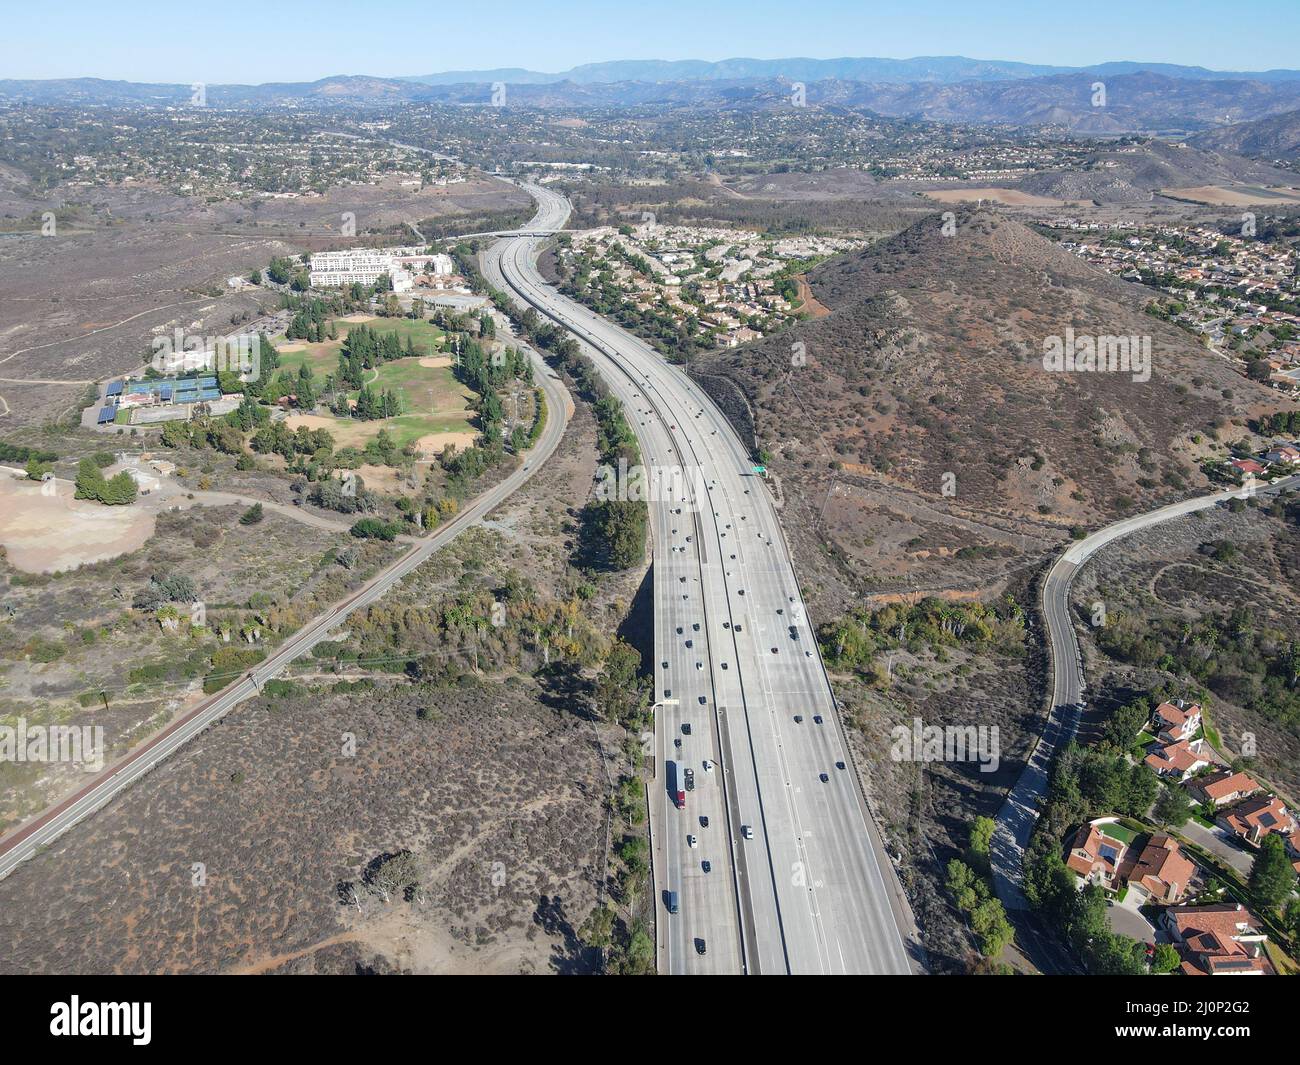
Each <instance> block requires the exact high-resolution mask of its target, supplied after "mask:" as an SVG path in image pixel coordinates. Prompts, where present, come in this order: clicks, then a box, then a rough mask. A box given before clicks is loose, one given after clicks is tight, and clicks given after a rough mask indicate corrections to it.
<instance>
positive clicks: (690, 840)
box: [686, 836, 700, 847]
mask: <svg viewBox="0 0 1300 1065" xmlns="http://www.w3.org/2000/svg"><path fill="white" fill-rule="evenodd" d="M699 845H700V841H699V840H698V839H696V838H695V837H694V836H687V837H686V846H688V847H698V846H699Z"/></svg>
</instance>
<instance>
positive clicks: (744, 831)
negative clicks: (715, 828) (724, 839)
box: [740, 825, 754, 839]
mask: <svg viewBox="0 0 1300 1065" xmlns="http://www.w3.org/2000/svg"><path fill="white" fill-rule="evenodd" d="M740 834H741V835H742V836H744V837H745V838H746V839H753V838H754V830H753V829H752V828H750V827H749V825H741V826H740Z"/></svg>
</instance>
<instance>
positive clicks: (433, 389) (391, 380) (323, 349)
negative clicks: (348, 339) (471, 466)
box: [275, 318, 476, 450]
mask: <svg viewBox="0 0 1300 1065" xmlns="http://www.w3.org/2000/svg"><path fill="white" fill-rule="evenodd" d="M335 324H336V326H337V327H338V330H339V336H340V339H338V340H326V341H322V342H321V343H319V344H305V343H303V342H302V341H284V340H283V338H278V337H277V338H276V340H275V344H276V347H277V348H279V347H280V346H281V344H282V343H283V344H289V345H291V346H292V348H296V349H297V350H289V351H282V352H281V354H280V369H281V372H283V373H287V374H290V375H293V374H297V372H298V368H299V367H300V366H302V365H303V364H304V363H305V364H307V365H309V366H310V367H311V368H312V372H313V373H314V374H315V376H316V378H317V380H318V381H320V382H321V383H323V382H324V378H325V376H326V375H328V374H333V373H336V372H337V371H338V364H339V352H340V351H342V350H343V339H342V338H343V337H345V336H346V335H347V330H348V329H349V328H350V327H351V326H353V325H363V324H364V325H366V326H369V327H370V328H371V329H373V330H375V331H376V332H378V333H396V334H397V336H398V338H399V339H400V340H401V342H402V344H403V346H405V344H406V339H407V337H410V338H411V341H412V343H413V344H414V345H415V350H416V357H415V358H401V359H396V360H394V361H393V362H386V363H383V364H381V365H380V366H378V367H376V368H375V369H372V370H367V371H366V372H365V381H366V384H367V385H369V386H370V388H371V389H373V390H374V391H375V392H376V393H379V392H383V391H384V390H385V389H388V390H391V391H393V392H395V393H397V395H399V396H400V397H401V400H402V410H403V413H402V414H401V415H399V416H398V417H396V418H388V419H384V420H376V421H354V420H352V419H350V418H338V417H335V416H334V415H332V414H330V413H328V412H327V411H324V410H323V409H322V410H321V412H320V413H318V414H315V415H295V416H294V419H293V421H292V424H295V425H297V424H306V425H308V426H309V427H310V428H324V429H327V430H329V432H330V433H332V434H333V436H334V440H335V442H336V443H337V444H338V446H339V447H364V446H365V445H366V443H367V441H369V440H372V439H374V437H375V436H377V435H378V434H379V431H380V430H381V429H384V430H387V432H388V435H389V436H391V437H392V438H393V440H394V442H395V443H396V444H397V446H398V447H405V446H406V445H407V444H409V443H412V442H413V441H416V440H419V439H420V438H421V437H428V436H432V435H443V434H445V435H447V437H448V440H447V442H448V443H454V444H456V445H457V446H458V447H462V448H463V447H466V446H468V445H469V442H470V440H471V439H472V438H473V436H474V435H476V433H475V430H474V428H473V426H472V424H471V418H472V417H473V412H472V411H470V410H469V409H468V408H469V404H470V402H471V401H472V400H473V398H474V393H473V392H472V391H471V390H470V389H468V388H466V387H465V386H464V385H462V384H461V383H460V382H459V381H457V380H456V377H455V375H454V374H453V373H452V372H451V369H450V367H447V366H421V365H420V359H421V358H422V357H425V356H428V355H438V354H440V353H441V347H442V343H443V340H444V334H443V331H442V330H441V329H438V328H437V327H436V326H432V325H430V324H429V323H428V322H424V321H415V320H414V319H411V318H371V319H369V320H368V321H366V322H364V323H362V322H355V323H354V322H342V321H336V323H335ZM356 396H357V393H356V392H353V393H351V397H352V398H353V399H355V398H356ZM425 449H426V450H430V449H431V450H441V446H440V445H439V443H438V442H437V441H426V442H425Z"/></svg>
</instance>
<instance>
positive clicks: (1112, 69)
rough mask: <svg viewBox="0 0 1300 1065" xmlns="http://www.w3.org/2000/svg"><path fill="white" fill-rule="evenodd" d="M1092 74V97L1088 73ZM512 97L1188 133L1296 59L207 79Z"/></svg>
mask: <svg viewBox="0 0 1300 1065" xmlns="http://www.w3.org/2000/svg"><path fill="white" fill-rule="evenodd" d="M1098 81H1100V82H1103V83H1104V85H1105V97H1106V98H1105V102H1104V104H1103V105H1101V106H1097V105H1096V104H1095V102H1094V101H1095V98H1096V94H1095V89H1094V86H1095V85H1096V83H1097V82H1098ZM498 82H500V83H503V84H505V85H506V86H507V90H508V91H507V95H506V102H507V105H510V106H524V107H627V106H642V105H649V106H667V107H697V108H775V107H788V106H790V101H791V91H792V90H791V86H792V83H794V82H801V83H803V84H804V86H805V91H806V99H807V102H808V103H809V104H810V105H812V106H839V107H851V108H863V109H866V110H869V111H873V112H875V113H878V114H881V115H885V116H890V117H896V118H908V119H921V120H929V121H944V122H958V123H978V124H990V123H1006V124H1012V125H1021V126H1035V125H1064V126H1066V127H1068V128H1070V129H1072V130H1073V131H1075V132H1078V133H1081V134H1085V135H1103V136H1104V135H1110V134H1116V133H1124V132H1163V133H1178V134H1184V133H1188V134H1194V133H1197V132H1200V131H1204V130H1209V129H1214V128H1216V127H1219V126H1223V125H1227V124H1231V123H1241V122H1249V121H1254V120H1258V119H1262V118H1269V117H1272V116H1275V115H1280V114H1283V113H1285V112H1288V111H1295V110H1297V109H1300V71H1297V70H1267V71H1212V70H1207V69H1205V68H1203V67H1188V66H1178V65H1175V64H1167V63H1137V62H1113V63H1099V64H1096V65H1095V66H1091V67H1055V66H1045V65H1035V64H1028V63H1014V62H1005V61H1000V60H980V59H968V58H966V57H963V56H929V57H918V58H914V59H850V58H846V59H802V58H791V59H727V60H722V61H720V62H704V61H697V60H682V61H674V62H669V61H660V60H620V61H616V62H609V63H592V64H586V65H584V66H579V67H574V68H572V69H571V70H566V71H562V72H559V73H554V74H550V73H543V72H539V71H533V70H525V69H520V68H500V69H496V70H471V71H447V72H443V73H436V74H426V75H419V76H414V77H371V76H364V75H340V76H335V77H329V78H322V79H320V80H318V81H312V82H270V83H267V84H263V85H208V86H206V90H205V91H206V99H207V103H208V104H209V105H210V106H213V107H220V108H271V107H329V106H334V105H349V106H367V105H373V106H394V105H400V104H403V103H445V104H479V105H486V104H488V103H489V101H490V99H491V86H492V85H493V84H494V83H498ZM191 96H192V89H191V86H189V85H184V84H143V83H137V82H126V81H106V80H102V79H97V78H69V79H58V80H50V81H30V80H29V81H19V80H4V81H0V104H24V103H28V104H60V105H68V104H71V105H102V106H112V107H178V108H179V107H186V106H190V100H191Z"/></svg>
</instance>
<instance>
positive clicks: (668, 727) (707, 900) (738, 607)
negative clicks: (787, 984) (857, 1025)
mask: <svg viewBox="0 0 1300 1065" xmlns="http://www.w3.org/2000/svg"><path fill="white" fill-rule="evenodd" d="M524 187H525V188H526V189H527V190H528V191H529V192H530V193H531V194H532V195H533V196H534V197H535V198H536V199H537V200H538V203H539V208H538V213H537V217H536V218H534V220H533V221H532V223H530V225H529V226H528V232H530V233H536V232H538V231H539V230H544V229H547V228H553V229H559V228H560V227H561V226H562V225H563V224H564V222H565V221H566V220H567V217H568V204H567V201H565V200H564V198H563V197H562V196H560V195H559V194H558V193H556V192H554V191H553V190H550V189H546V188H544V187H541V186H538V185H534V184H525V185H524ZM542 243H543V241H542V240H541V239H539V238H536V237H532V236H519V237H516V238H514V239H510V240H502V241H499V242H498V243H496V244H495V245H493V246H492V248H491V249H489V250H488V251H487V253H486V254H485V255H484V257H483V264H484V273H485V275H486V276H487V277H488V279H489V280H490V281H491V282H492V283H493V284H495V285H497V286H498V287H499V288H501V289H502V290H503V291H506V292H508V293H510V294H511V295H512V296H513V297H514V298H515V299H516V300H517V301H518V302H520V303H522V304H527V305H530V306H532V307H533V308H534V309H536V310H537V311H538V312H540V313H541V314H544V315H545V316H547V317H549V318H550V319H552V320H553V321H555V322H557V323H559V324H560V325H562V326H564V327H565V328H566V329H568V330H569V331H570V332H571V333H572V334H573V335H574V336H575V337H576V338H577V339H578V340H579V342H580V344H581V346H582V348H583V350H584V352H585V353H586V354H587V355H589V356H590V357H591V358H592V360H593V362H594V363H595V365H596V367H597V369H598V370H599V371H600V372H601V374H602V377H603V379H604V380H605V381H606V383H607V384H608V385H609V387H610V389H611V391H612V392H613V393H614V395H616V396H617V397H618V398H619V399H620V400H621V401H622V403H623V405H624V409H625V410H626V412H627V416H628V418H629V421H631V422H632V424H633V428H634V429H635V430H636V433H637V436H638V439H639V443H640V447H641V452H642V458H643V462H644V464H645V466H646V468H647V474H648V479H649V481H650V483H651V485H652V486H654V487H653V488H652V489H651V492H650V495H651V498H650V500H649V502H650V521H651V533H652V536H653V540H654V564H653V583H654V615H655V641H654V667H655V696H656V704H657V707H658V709H657V713H656V735H655V744H656V769H657V773H656V778H655V783H654V789H653V792H652V803H653V806H654V810H653V811H652V824H653V825H654V826H655V830H656V833H657V836H658V839H657V840H656V843H657V846H656V850H655V855H656V868H655V882H656V888H657V889H658V892H657V897H656V905H658V906H659V915H658V919H657V922H656V924H657V927H658V929H659V932H660V934H659V950H660V967H661V971H665V972H669V973H713V972H717V973H739V972H749V973H762V974H773V973H796V974H801V973H892V974H905V973H909V972H911V971H913V970H914V968H915V963H914V961H913V959H914V958H915V957H917V956H918V954H919V951H918V948H917V947H916V945H915V943H911V942H909V943H907V944H906V945H905V943H904V934H903V933H902V932H901V931H900V928H908V929H910V926H911V923H910V917H909V916H908V913H907V909H906V904H905V901H904V899H903V896H902V891H901V888H900V886H899V884H898V881H897V878H896V876H895V874H894V871H893V868H892V865H891V864H890V862H889V860H888V857H887V855H886V854H885V852H884V849H883V846H882V844H881V843H880V841H879V838H878V836H877V834H876V833H875V830H874V826H873V825H872V824H871V821H870V815H869V813H868V811H867V809H866V805H865V801H864V799H863V795H862V789H861V786H860V784H859V782H858V779H857V774H856V770H855V768H854V765H853V762H852V759H851V757H850V755H849V753H848V747H847V743H846V737H845V733H844V728H843V724H842V722H841V720H840V716H839V713H838V709H837V707H836V704H835V700H834V697H833V695H832V693H831V686H830V682H829V678H828V677H827V675H826V671H825V668H824V666H823V664H822V660H821V656H820V653H819V650H818V647H817V641H816V636H815V631H814V628H813V626H812V623H811V621H810V619H809V616H808V611H807V609H806V607H805V606H804V602H803V597H802V595H801V593H800V589H799V583H798V580H797V579H796V576H795V572H794V568H793V564H792V561H791V557H790V551H789V548H788V546H787V545H786V542H785V539H784V537H783V534H782V532H781V528H780V525H779V524H778V522H777V517H776V510H775V507H774V505H773V501H772V498H771V496H770V494H769V491H768V489H767V486H766V485H765V484H764V482H763V479H762V477H761V475H759V474H758V473H756V472H755V470H754V467H753V462H752V459H751V457H750V456H749V455H748V454H747V453H746V451H745V449H744V447H743V446H742V444H741V442H740V441H739V439H738V438H737V437H736V435H735V433H734V432H733V431H732V429H731V426H730V425H729V423H728V422H727V421H726V419H725V417H724V416H723V415H722V414H721V412H719V411H718V409H717V408H716V407H715V406H714V405H713V403H712V402H711V401H710V400H709V399H708V398H707V396H705V394H704V393H703V392H702V391H701V389H700V388H699V387H698V385H696V384H695V382H693V381H692V380H691V379H690V378H689V377H688V376H687V375H686V374H685V373H683V372H682V371H681V370H679V369H678V368H676V367H673V366H670V365H669V364H668V363H666V362H665V361H664V360H663V359H662V358H661V357H660V356H659V355H658V354H657V353H656V352H655V351H653V349H651V348H650V347H649V346H648V345H646V344H645V343H644V342H642V341H641V340H639V339H638V338H636V337H633V336H631V335H630V334H628V333H626V332H624V331H623V330H621V329H619V328H618V327H617V326H614V325H613V324H611V323H609V322H607V321H605V320H604V319H602V318H600V317H599V316H598V315H595V314H593V313H592V312H590V311H589V310H587V309H586V308H585V307H582V306H581V305H579V304H577V303H575V302H574V301H572V300H569V299H566V298H565V297H563V296H561V295H560V294H559V293H558V292H556V291H555V290H554V289H553V288H551V287H550V286H549V285H548V284H546V283H545V282H544V281H543V279H542V278H541V276H540V274H539V273H538V271H537V268H536V258H537V255H538V253H539V250H540V247H541V245H542ZM669 763H671V767H670V766H669ZM706 763H707V765H706ZM687 769H689V770H690V772H691V774H692V777H693V785H694V786H693V790H687V791H686V795H685V806H684V808H683V809H678V808H677V807H676V805H675V804H674V802H673V797H672V794H671V792H670V788H675V787H676V785H677V782H678V781H679V780H680V779H681V778H682V777H683V776H684V774H685V771H686V770H687ZM702 818H707V826H706V825H705V824H704V822H703V821H702V820H701V819H702ZM705 862H708V863H709V864H708V870H707V871H706V869H705V864H704V863H705ZM668 891H674V892H676V893H677V894H678V896H679V898H680V910H679V912H678V913H676V914H670V913H668V912H667V909H666V906H665V904H664V898H663V896H664V895H665V894H666V893H667V892H668Z"/></svg>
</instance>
